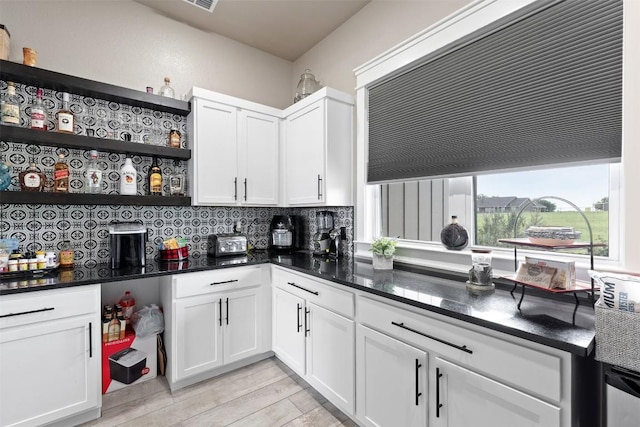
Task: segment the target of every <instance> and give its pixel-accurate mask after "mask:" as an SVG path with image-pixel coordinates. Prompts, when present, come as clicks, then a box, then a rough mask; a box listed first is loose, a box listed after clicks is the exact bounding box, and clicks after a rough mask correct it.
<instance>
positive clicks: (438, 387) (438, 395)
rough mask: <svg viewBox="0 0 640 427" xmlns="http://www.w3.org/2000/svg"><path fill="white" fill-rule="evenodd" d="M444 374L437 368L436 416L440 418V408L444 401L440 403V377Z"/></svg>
mask: <svg viewBox="0 0 640 427" xmlns="http://www.w3.org/2000/svg"><path fill="white" fill-rule="evenodd" d="M441 377H442V374H441V373H440V368H436V418H440V408H442V403H440V378H441Z"/></svg>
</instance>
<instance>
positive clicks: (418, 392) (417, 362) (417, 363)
mask: <svg viewBox="0 0 640 427" xmlns="http://www.w3.org/2000/svg"><path fill="white" fill-rule="evenodd" d="M420 368H422V365H421V364H420V360H418V359H416V406H418V403H419V402H418V398H419V397H420V396H422V393H420V384H419V381H418V380H419V378H420V373H419V369H420Z"/></svg>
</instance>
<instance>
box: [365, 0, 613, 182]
mask: <svg viewBox="0 0 640 427" xmlns="http://www.w3.org/2000/svg"><path fill="white" fill-rule="evenodd" d="M519 19H520V20H518V21H516V22H514V21H513V18H511V23H510V24H508V25H506V26H503V27H502V28H500V29H493V30H492V32H491V33H490V34H486V33H487V32H488V31H489V30H488V29H487V30H484V33H485V35H484V36H480V35H478V34H476V35H473V37H472V38H471V39H472V40H470V41H469V42H468V43H467V44H465V45H464V46H462V47H459V48H457V49H455V50H449V51H446V52H444V54H443V52H436V53H434V55H432V57H428V58H426V59H425V62H424V63H421V64H420V65H418V66H415V67H414V68H412V69H410V70H409V71H406V72H404V73H403V74H401V75H398V76H395V77H392V78H390V79H388V80H386V81H383V82H380V83H378V84H376V85H374V86H372V87H370V88H369V93H368V100H369V163H368V182H369V183H375V182H385V181H393V180H407V179H415V178H422V177H436V176H452V175H461V174H467V175H468V174H476V173H481V172H483V171H485V172H486V171H496V170H501V169H512V168H523V167H538V166H543V165H555V164H564V163H571V162H590V161H595V160H608V161H617V160H619V159H620V157H621V138H622V0H615V1H612V0H597V1H595V0H580V1H578V0H567V1H561V2H558V3H555V4H552V5H550V6H548V7H546V8H544V9H542V10H539V11H536V12H533V13H531V14H530V15H528V16H526V17H520V18H519ZM460 44H461V43H457V45H458V46H459V45H460Z"/></svg>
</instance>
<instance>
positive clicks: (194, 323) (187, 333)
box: [172, 295, 223, 382]
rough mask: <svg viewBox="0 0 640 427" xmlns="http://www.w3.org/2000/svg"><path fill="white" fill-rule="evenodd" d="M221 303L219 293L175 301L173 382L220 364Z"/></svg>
mask: <svg viewBox="0 0 640 427" xmlns="http://www.w3.org/2000/svg"><path fill="white" fill-rule="evenodd" d="M221 303H222V299H221V298H220V296H219V295H207V296H203V295H200V296H197V297H192V298H185V299H182V300H177V301H176V303H175V319H176V320H175V321H176V329H175V331H176V344H177V345H176V349H175V351H174V353H175V359H174V360H173V361H172V363H173V364H174V366H173V368H174V369H173V372H174V375H173V376H174V378H172V381H173V382H175V381H178V380H180V379H183V378H186V377H189V376H191V375H195V374H199V373H201V372H205V371H208V370H210V369H213V368H215V367H217V366H220V365H222V351H221V343H222V342H221V335H220V332H221V331H222V321H223V319H222V316H221V311H220V308H221Z"/></svg>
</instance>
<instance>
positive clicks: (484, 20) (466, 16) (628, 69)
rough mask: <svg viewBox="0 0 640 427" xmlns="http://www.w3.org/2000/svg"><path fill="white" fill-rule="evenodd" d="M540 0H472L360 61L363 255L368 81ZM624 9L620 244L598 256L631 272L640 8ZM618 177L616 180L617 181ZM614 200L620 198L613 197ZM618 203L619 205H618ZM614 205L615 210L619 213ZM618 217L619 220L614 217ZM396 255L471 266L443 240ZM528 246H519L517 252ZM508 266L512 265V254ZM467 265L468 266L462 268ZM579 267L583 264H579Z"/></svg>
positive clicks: (615, 191) (367, 222)
mask: <svg viewBox="0 0 640 427" xmlns="http://www.w3.org/2000/svg"><path fill="white" fill-rule="evenodd" d="M544 3H545V2H544V1H538V0H482V1H477V2H471V3H470V4H468V5H467V6H465V7H463V8H461V9H459V10H458V11H456V12H454V13H453V14H451V15H449V16H447V17H445V18H444V19H442V20H441V21H439V22H437V23H435V24H433V25H432V26H430V27H428V28H426V29H425V30H423V31H421V32H419V33H417V34H415V35H414V36H412V37H410V38H408V39H407V40H405V41H403V42H401V43H400V44H398V45H397V46H394V47H392V48H391V49H389V50H388V51H386V52H384V53H382V54H381V55H379V56H378V57H376V58H373V59H372V60H370V61H368V62H366V63H364V64H362V65H361V66H359V67H357V68H356V69H355V70H354V72H355V76H356V88H355V90H356V136H357V139H356V140H357V144H356V148H355V151H356V157H355V159H356V165H355V166H356V176H355V187H354V188H355V193H356V194H355V195H356V198H355V200H356V203H355V218H354V226H355V241H354V254H355V255H356V257H359V258H369V257H371V252H369V251H368V249H369V247H370V242H371V240H372V239H373V237H374V236H376V235H377V231H379V230H376V229H375V225H374V221H373V220H372V218H373V216H374V214H376V212H375V208H374V209H372V206H373V205H371V203H370V202H371V200H372V199H373V198H374V195H372V194H371V191H372V190H371V188H369V187H368V186H367V179H366V171H367V149H368V146H367V144H368V141H367V135H368V130H369V129H368V102H367V98H368V91H367V87H368V86H370V85H372V84H375V83H376V82H379V81H381V80H383V79H386V78H390V77H391V76H392V75H394V74H395V73H400V72H403V71H405V70H407V69H409V68H411V67H412V66H413V64H415V63H416V61H419V60H420V59H421V58H424V57H425V56H426V55H428V54H430V53H431V52H433V51H435V50H437V49H439V48H442V47H444V46H446V45H448V44H449V43H452V42H456V41H457V40H460V39H461V38H462V37H464V36H466V35H468V34H470V33H472V32H473V31H475V30H476V29H478V28H481V27H483V26H487V25H491V24H493V23H494V22H496V21H498V20H500V19H502V18H504V17H506V16H508V15H509V14H511V13H513V12H515V11H518V10H526V9H529V10H533V9H535V8H537V7H538V5H541V4H544ZM624 7H625V12H624V30H623V31H624V36H623V39H624V48H623V57H624V64H623V100H622V102H623V155H622V163H621V165H620V167H619V171H618V175H617V176H616V177H614V179H613V180H612V181H611V185H610V188H611V193H610V195H609V199H610V222H609V227H610V233H609V241H610V244H611V246H612V247H614V249H615V248H617V250H615V252H616V253H615V254H614V253H613V252H610V255H611V258H612V259H615V260H614V261H604V260H597V261H596V265H595V267H596V269H608V270H611V271H621V272H629V271H631V270H630V269H634V268H638V267H639V266H640V264H639V263H638V259H640V258H638V256H639V255H640V247H638V246H637V243H636V244H634V243H633V242H634V239H632V238H631V237H630V235H632V234H633V233H636V234H637V232H638V231H640V223H638V222H637V221H634V220H632V218H633V217H634V216H635V215H636V209H638V208H640V204H639V202H638V198H637V197H636V194H637V192H636V190H634V189H632V188H631V187H632V186H631V185H630V183H631V182H637V178H638V177H640V169H638V168H637V167H635V166H634V165H633V164H632V163H633V162H634V159H635V158H637V156H636V154H640V148H638V147H639V146H637V144H632V143H629V142H630V141H631V140H633V139H634V138H636V137H638V136H639V135H640V133H638V128H637V125H636V123H637V121H635V120H634V118H635V117H636V116H637V114H636V113H637V111H638V105H640V104H638V102H637V99H638V97H634V96H632V95H634V94H638V93H640V92H638V90H639V89H640V86H639V85H637V84H636V83H634V80H633V75H634V74H633V70H634V69H635V68H634V67H635V66H636V65H637V64H638V55H637V52H636V51H635V50H633V48H632V46H633V43H632V42H633V41H636V40H638V36H640V33H639V32H638V28H640V26H638V25H633V24H637V21H638V20H637V19H636V17H635V16H634V10H636V9H638V7H636V5H635V4H634V2H630V1H628V0H625V4H624ZM614 180H617V183H614ZM614 201H615V202H614ZM614 203H615V205H614ZM614 210H615V212H617V213H615V215H614ZM614 217H615V220H613V219H612V218H614ZM398 249H399V250H398V253H397V259H398V261H401V262H409V263H411V264H415V265H429V266H438V265H443V266H445V267H446V268H448V269H449V270H460V271H466V270H468V267H467V266H468V265H470V264H469V263H470V254H469V253H465V251H461V252H453V251H448V252H445V251H446V249H444V248H443V247H442V245H438V244H423V243H415V242H409V241H406V242H405V241H403V242H400V244H399V248H398ZM525 252H526V251H521V250H518V253H525ZM510 258H511V261H510V262H511V265H510V267H509V268H508V272H512V271H513V255H512V254H511V256H510ZM462 266H464V268H462ZM579 267H580V266H579Z"/></svg>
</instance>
